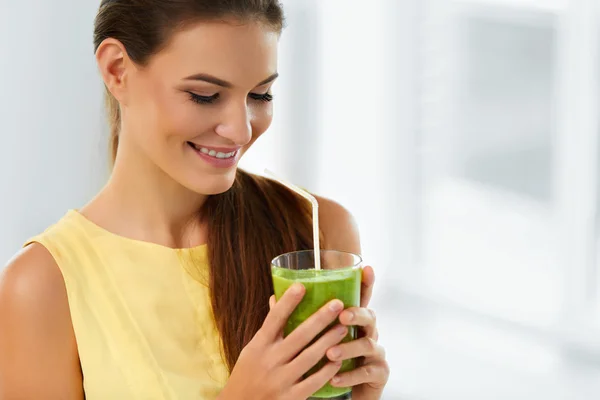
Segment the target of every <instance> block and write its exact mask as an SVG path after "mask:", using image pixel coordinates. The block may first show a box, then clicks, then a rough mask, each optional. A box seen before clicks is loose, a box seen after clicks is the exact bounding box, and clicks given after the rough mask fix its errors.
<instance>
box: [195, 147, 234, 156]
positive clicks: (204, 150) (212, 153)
mask: <svg viewBox="0 0 600 400" xmlns="http://www.w3.org/2000/svg"><path fill="white" fill-rule="evenodd" d="M194 147H195V148H196V149H197V150H198V149H199V150H200V152H201V153H202V154H207V155H209V156H211V157H215V158H219V159H225V158H231V157H233V156H235V153H236V152H235V151H232V152H231V153H223V152H220V151H219V152H217V151H215V150H210V149H207V148H206V147H197V146H194Z"/></svg>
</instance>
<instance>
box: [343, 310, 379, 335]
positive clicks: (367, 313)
mask: <svg viewBox="0 0 600 400" xmlns="http://www.w3.org/2000/svg"><path fill="white" fill-rule="evenodd" d="M340 323H341V324H342V325H346V326H360V327H361V328H362V329H363V331H364V332H365V336H366V337H369V338H371V339H375V340H377V339H378V337H377V316H376V315H375V311H373V310H370V309H368V308H359V307H352V308H348V309H346V310H344V312H343V313H341V314H340Z"/></svg>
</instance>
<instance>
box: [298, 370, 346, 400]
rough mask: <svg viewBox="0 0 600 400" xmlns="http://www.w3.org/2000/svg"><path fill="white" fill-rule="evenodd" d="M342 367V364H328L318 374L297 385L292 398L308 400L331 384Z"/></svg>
mask: <svg viewBox="0 0 600 400" xmlns="http://www.w3.org/2000/svg"><path fill="white" fill-rule="evenodd" d="M341 367H342V363H341V362H339V363H327V364H326V365H325V366H324V367H323V368H321V369H320V370H319V371H318V372H315V373H314V374H312V375H311V376H309V377H308V378H306V379H304V380H303V381H301V382H299V383H297V384H296V385H295V386H294V387H292V389H291V390H290V397H291V398H294V399H295V398H299V399H306V398H309V397H310V396H312V395H313V393H315V392H316V391H317V390H319V389H321V388H322V387H323V386H324V385H325V384H326V383H327V382H329V381H330V380H331V379H332V378H333V377H334V376H335V374H337V373H338V372H339V370H340V368H341Z"/></svg>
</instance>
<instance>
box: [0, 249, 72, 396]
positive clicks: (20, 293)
mask: <svg viewBox="0 0 600 400" xmlns="http://www.w3.org/2000/svg"><path fill="white" fill-rule="evenodd" d="M78 378H79V380H80V372H79V357H78V355H77V347H76V344H75V335H74V333H73V328H72V323H71V316H70V312H69V304H68V299H67V292H66V288H65V283H64V280H63V277H62V273H61V272H60V270H59V268H58V265H57V264H56V262H55V261H54V259H53V258H52V256H51V255H50V253H49V252H48V251H47V250H46V249H45V248H44V247H43V246H42V245H40V244H32V245H30V246H28V247H26V248H25V249H23V250H22V251H21V252H19V253H18V254H17V255H16V256H15V257H14V258H13V259H12V260H11V261H10V262H9V263H8V265H7V266H6V267H5V268H4V270H3V271H2V274H0V398H12V397H11V396H13V395H16V394H17V393H18V394H19V395H20V396H21V397H20V398H36V397H35V396H39V395H42V394H44V396H46V395H48V394H52V393H55V394H57V395H58V394H60V393H63V394H67V396H69V395H70V394H73V396H69V397H64V398H69V399H70V398H80V397H79V395H78V393H79V391H80V390H81V389H80V382H78ZM44 396H42V397H44ZM61 396H62V395H61ZM40 398H41V397H40ZM61 398H62V397H61Z"/></svg>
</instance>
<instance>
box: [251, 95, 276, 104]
mask: <svg viewBox="0 0 600 400" xmlns="http://www.w3.org/2000/svg"><path fill="white" fill-rule="evenodd" d="M248 96H249V97H250V98H251V99H252V100H257V101H262V102H265V103H268V102H270V101H273V95H272V94H271V93H265V94H257V93H250V94H249V95H248Z"/></svg>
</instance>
